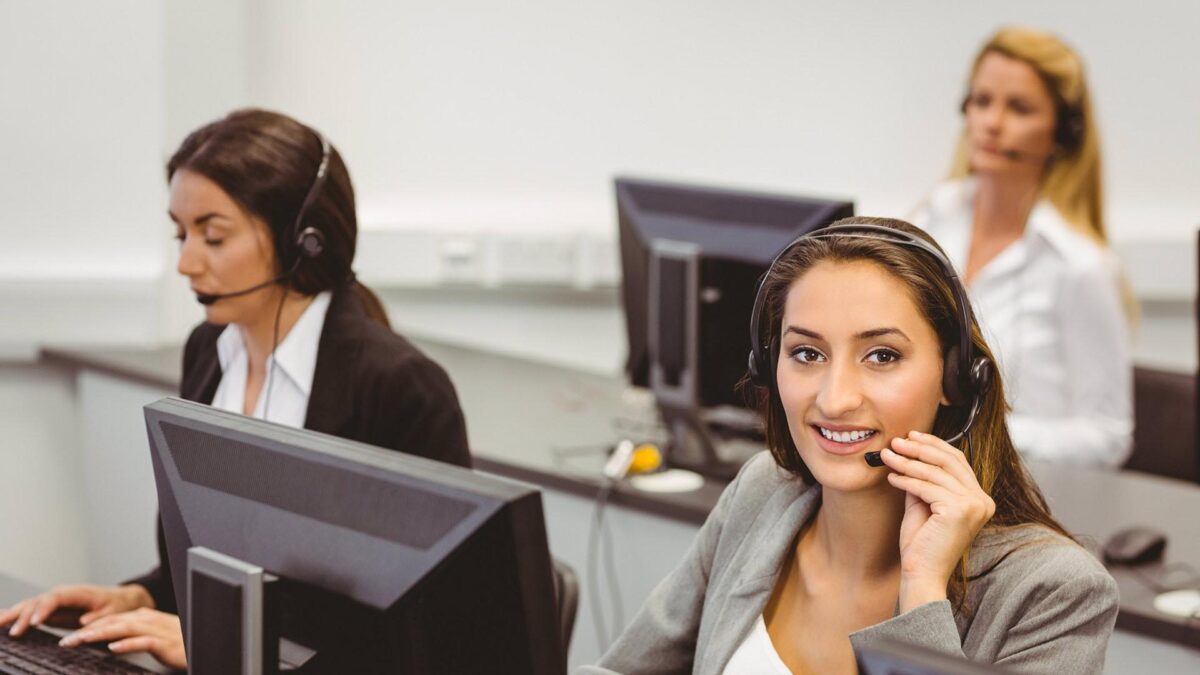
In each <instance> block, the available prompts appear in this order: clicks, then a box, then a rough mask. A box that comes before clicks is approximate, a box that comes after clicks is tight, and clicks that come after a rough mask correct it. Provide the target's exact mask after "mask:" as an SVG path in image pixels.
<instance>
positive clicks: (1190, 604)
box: [1154, 588, 1200, 619]
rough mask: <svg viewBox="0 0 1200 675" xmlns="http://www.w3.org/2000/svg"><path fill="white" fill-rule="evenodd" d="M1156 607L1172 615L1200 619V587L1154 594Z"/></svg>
mask: <svg viewBox="0 0 1200 675" xmlns="http://www.w3.org/2000/svg"><path fill="white" fill-rule="evenodd" d="M1154 609H1157V610H1158V611H1160V612H1162V613H1164V614H1170V615H1172V616H1182V617H1185V618H1189V617H1190V618H1192V619H1200V589H1195V588H1186V589H1183V590H1179V591H1167V592H1166V593H1159V594H1158V595H1156V596H1154Z"/></svg>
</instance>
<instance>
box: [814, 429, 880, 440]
mask: <svg viewBox="0 0 1200 675" xmlns="http://www.w3.org/2000/svg"><path fill="white" fill-rule="evenodd" d="M817 429H820V431H821V435H822V436H824V437H825V438H828V439H829V440H831V441H836V442H838V443H857V442H858V441H861V440H863V439H864V438H869V437H871V436H874V435H875V432H874V431H873V430H869V429H860V430H855V431H830V430H829V429H826V428H825V427H817Z"/></svg>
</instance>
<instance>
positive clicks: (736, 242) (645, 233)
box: [616, 178, 854, 407]
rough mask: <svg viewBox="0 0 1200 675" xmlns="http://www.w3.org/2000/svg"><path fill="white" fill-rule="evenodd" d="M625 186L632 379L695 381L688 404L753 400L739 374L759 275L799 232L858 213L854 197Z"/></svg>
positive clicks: (624, 263) (622, 215)
mask: <svg viewBox="0 0 1200 675" xmlns="http://www.w3.org/2000/svg"><path fill="white" fill-rule="evenodd" d="M616 195H617V217H618V226H619V229H620V232H619V237H620V246H621V274H622V276H621V292H622V298H623V300H624V305H625V327H626V332H627V336H628V340H629V356H628V360H627V361H626V365H625V370H626V373H627V374H628V376H629V381H630V383H631V384H633V385H635V386H640V387H649V388H651V389H656V396H661V393H660V392H662V391H667V390H671V391H679V390H680V388H681V387H686V388H687V390H686V391H683V392H682V393H681V394H679V395H677V397H676V402H677V403H679V404H682V405H696V406H706V407H707V406H722V405H732V406H749V405H750V402H748V401H746V400H745V399H744V397H742V396H741V395H739V393H738V391H737V383H738V382H739V381H740V380H741V379H742V376H743V375H745V373H746V356H747V354H748V353H749V352H750V338H749V335H750V328H749V324H750V311H751V307H752V305H753V304H754V292H755V289H756V287H757V284H758V279H759V277H760V276H762V274H763V272H765V271H766V268H767V266H768V265H769V264H770V262H771V260H773V259H774V257H775V255H776V253H778V252H779V251H780V250H781V249H782V248H783V247H784V246H786V245H787V244H788V243H790V242H791V241H792V240H793V239H795V238H796V237H798V236H800V235H801V234H804V233H806V232H810V231H812V230H815V229H817V228H820V227H824V226H825V225H828V224H829V223H832V222H833V221H835V220H837V219H839V218H844V217H848V216H851V215H854V205H853V203H851V202H848V201H841V200H827V199H815V198H809V197H798V196H783V195H771V194H762V193H754V192H741V191H734V190H727V189H721V188H713V187H700V186H694V185H679V184H671V183H660V182H650V181H643V180H635V179H630V178H617V179H616ZM656 307H657V309H656ZM655 357H657V358H655ZM652 362H657V364H655V363H652ZM655 365H657V367H658V369H659V371H660V374H659V378H660V385H661V386H659V387H655V386H653V385H654V382H653V381H652V380H653V379H654V378H653V377H652V373H653V370H654V368H655ZM689 371H691V372H689ZM684 399H688V400H684Z"/></svg>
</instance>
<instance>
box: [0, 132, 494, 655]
mask: <svg viewBox="0 0 1200 675" xmlns="http://www.w3.org/2000/svg"><path fill="white" fill-rule="evenodd" d="M167 177H168V180H169V184H170V217H171V220H172V221H173V222H174V225H175V231H176V236H177V238H178V239H179V242H180V249H179V264H178V271H179V273H180V274H182V275H184V276H186V277H187V278H188V280H189V282H190V283H191V287H192V290H193V291H194V292H195V293H196V295H197V299H198V300H200V302H202V303H204V304H205V305H206V307H205V313H206V321H205V322H204V323H202V324H201V325H200V326H198V327H197V328H196V329H195V330H194V331H193V332H192V334H191V336H190V337H189V338H188V341H187V346H186V348H185V350H184V359H183V380H182V384H181V387H180V393H181V395H182V396H183V397H184V398H186V399H189V400H193V401H198V402H201V403H211V404H212V405H214V406H216V407H219V408H223V409H225V410H230V411H234V412H238V413H242V414H245V415H252V416H254V417H258V418H262V419H268V420H270V421H273V422H278V423H281V424H287V425H290V426H294V427H304V428H307V429H312V430H315V431H321V432H325V433H329V434H334V435H337V436H341V437H343V438H348V439H351V440H355V441H361V442H365V443H370V444H373V445H377V446H382V447H386V448H392V449H395V450H399V451H402V452H407V453H411V454H415V455H420V456H423V457H428V458H431V459H437V460H441V461H445V462H449V463H451V464H457V465H459V466H470V463H471V459H470V454H469V452H468V449H467V437H466V427H465V424H464V421H463V415H462V411H461V409H460V408H459V404H458V399H457V396H456V394H455V391H454V387H453V385H452V384H451V383H450V380H449V379H448V378H447V376H446V374H445V372H443V370H442V369H441V368H440V367H439V366H438V365H437V364H435V363H434V362H433V361H431V360H430V359H428V358H427V357H425V356H424V355H423V354H421V352H419V351H418V350H417V349H416V348H415V347H414V346H413V345H412V344H410V343H409V342H408V341H407V340H405V339H404V338H403V337H400V336H399V335H397V334H395V333H393V332H392V331H391V329H390V328H389V325H388V321H387V317H386V314H385V313H384V310H383V307H382V304H381V303H380V302H379V300H378V299H377V298H376V297H375V295H374V294H373V293H372V292H371V291H370V290H369V289H368V288H367V287H366V286H364V285H362V284H361V283H359V282H358V281H356V280H355V277H354V274H353V272H352V271H351V263H352V261H353V259H354V251H355V244H356V239H357V220H356V216H355V208H354V191H353V188H352V186H351V183H350V175H349V172H348V171H347V169H346V166H345V164H344V163H343V162H342V159H341V156H340V155H339V154H338V152H337V150H336V149H334V148H333V147H332V146H331V145H330V144H329V143H328V142H327V141H326V140H325V139H324V138H323V137H322V136H320V135H319V134H318V133H316V132H315V131H313V130H312V129H310V128H308V127H306V126H304V125H302V124H300V123H299V122H297V121H295V120H293V119H291V118H289V117H286V116H284V115H280V114H277V113H272V112H267V111H263V110H242V111H237V112H234V113H231V114H230V115H228V116H227V117H225V118H224V119H221V120H218V121H216V122H213V123H211V124H209V125H206V126H204V127H202V128H200V129H198V130H196V131H195V132H193V133H192V134H191V135H189V136H188V137H187V138H186V139H185V140H184V142H183V144H182V145H181V146H180V148H179V149H178V150H177V151H176V152H175V154H174V155H173V156H172V157H171V159H170V161H169V163H168V164H167ZM159 560H160V566H159V567H158V568H157V569H155V570H154V571H152V572H151V573H149V574H147V575H146V576H144V577H141V578H139V579H135V580H133V581H131V582H129V583H127V584H124V585H122V586H117V587H101V586H62V587H58V588H55V589H53V590H51V591H49V592H47V593H45V594H43V595H40V596H38V597H35V598H32V599H29V600H26V601H24V602H21V603H19V604H17V605H15V606H14V607H12V608H11V609H9V610H8V611H6V612H4V613H3V615H0V625H5V624H8V623H12V624H13V626H12V629H11V632H12V633H13V634H20V633H22V632H24V631H25V629H26V628H27V627H28V626H29V625H31V624H37V623H40V622H41V621H43V620H45V619H46V617H48V616H49V615H50V614H51V613H52V612H53V611H54V610H55V609H56V608H58V607H77V608H81V609H83V610H84V612H85V613H84V614H83V615H82V617H81V620H80V621H81V623H82V624H83V627H82V628H80V629H79V630H78V631H76V632H75V633H73V634H71V635H69V636H67V637H66V638H64V640H63V643H64V645H66V646H75V645H79V644H83V643H86V642H98V641H105V642H111V645H110V648H111V649H112V650H113V651H115V652H121V653H125V652H136V651H147V652H150V653H151V654H153V655H154V656H155V657H156V658H157V659H159V660H160V661H162V662H163V663H165V664H167V665H169V666H172V667H176V668H183V667H185V666H186V656H185V653H184V647H183V639H182V633H181V631H180V624H179V618H178V617H177V616H176V615H175V614H173V613H172V612H173V611H174V610H175V607H176V603H175V594H174V591H173V588H172V574H171V569H170V566H169V564H168V560H167V556H166V551H165V549H164V547H163V540H162V536H161V530H160V535H159Z"/></svg>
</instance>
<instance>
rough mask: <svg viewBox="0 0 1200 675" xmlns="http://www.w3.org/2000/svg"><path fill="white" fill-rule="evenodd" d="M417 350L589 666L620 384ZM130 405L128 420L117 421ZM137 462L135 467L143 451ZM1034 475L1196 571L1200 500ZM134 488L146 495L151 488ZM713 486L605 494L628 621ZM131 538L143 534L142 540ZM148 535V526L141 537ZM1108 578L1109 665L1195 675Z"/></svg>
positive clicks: (1109, 528)
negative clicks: (575, 608)
mask: <svg viewBox="0 0 1200 675" xmlns="http://www.w3.org/2000/svg"><path fill="white" fill-rule="evenodd" d="M416 342H417V344H418V346H419V347H420V348H421V349H422V350H424V351H425V352H426V353H427V354H429V355H430V356H431V357H432V358H434V359H436V360H437V361H438V362H439V363H441V364H442V365H443V367H445V369H446V370H447V372H448V373H449V374H450V377H451V379H452V380H453V381H454V384H455V386H456V387H457V389H458V393H459V397H460V400H461V402H462V407H463V410H464V411H465V414H466V418H467V427H468V435H469V438H470V442H471V447H472V452H473V454H474V457H475V465H476V468H478V469H482V470H484V471H488V472H492V473H495V474H499V475H502V476H508V477H511V478H516V479H520V480H525V481H528V482H532V483H535V484H538V485H540V486H542V487H543V488H544V497H543V498H544V502H545V511H546V519H547V532H548V536H549V538H550V544H551V550H552V551H553V553H554V555H555V556H557V557H559V558H561V559H564V560H566V561H567V562H568V563H570V564H571V565H572V566H574V567H575V569H576V571H577V573H579V575H580V580H581V584H580V586H581V598H580V601H581V602H580V608H579V620H578V622H577V625H576V630H575V638H574V640H573V643H572V648H571V664H572V666H575V665H578V664H581V663H585V662H590V661H592V660H594V659H595V658H596V655H597V654H598V653H599V651H600V648H601V647H600V645H599V644H598V640H597V639H596V637H595V634H594V624H593V622H592V617H591V611H590V610H591V605H590V602H591V598H590V597H589V595H588V592H587V577H586V575H587V572H588V570H587V556H586V542H587V535H588V532H589V527H590V520H591V514H592V500H593V499H594V498H595V495H596V493H597V491H598V490H599V488H600V486H601V484H602V483H601V481H600V480H599V479H598V476H599V470H600V466H601V465H602V463H603V447H604V446H606V445H608V444H611V443H613V442H614V441H616V440H617V439H618V438H619V437H620V433H621V431H620V430H619V429H617V428H615V427H614V422H613V421H614V420H615V419H620V418H626V417H637V416H638V415H640V414H642V412H644V411H639V410H636V406H631V405H630V404H628V403H626V402H624V401H623V400H622V392H623V390H624V385H623V382H622V381H621V380H620V379H619V378H617V377H611V376H603V375H596V374H589V373H582V372H579V371H575V370H570V369H566V368H562V367H556V366H551V365H545V364H539V363H533V362H529V361H525V360H521V359H515V358H510V357H504V356H498V355H495V354H490V353H486V352H481V351H478V350H474V349H467V348H461V347H455V346H451V345H445V344H440V343H434V342H424V341H419V340H418V341H416ZM180 354H181V350H180V349H178V348H168V349H159V350H150V351H146V350H138V351H109V350H105V351H94V350H87V351H64V350H55V351H49V352H47V353H46V354H45V358H46V359H47V360H50V361H54V362H56V363H58V364H59V365H67V366H70V367H74V368H76V369H79V370H80V371H81V372H83V373H90V374H91V377H92V379H93V380H94V379H96V378H104V379H115V380H120V381H127V382H130V383H133V384H134V385H136V386H138V387H142V388H143V389H141V390H139V392H140V393H139V394H138V396H141V397H142V398H143V399H147V400H145V401H144V402H148V399H149V398H150V396H151V394H155V395H168V394H170V393H172V392H174V391H175V390H176V388H177V383H178V379H179V363H180ZM96 387H97V385H96V384H95V383H93V384H88V383H87V382H84V383H83V384H81V386H80V390H81V392H83V394H81V395H82V396H86V395H87V391H89V390H95V393H93V394H91V395H90V398H93V399H97V400H98V404H97V405H109V406H120V409H121V412H120V415H122V416H127V417H128V418H129V419H130V420H131V421H130V422H129V424H130V426H131V431H129V432H128V436H127V440H126V441H124V442H125V443H133V442H134V440H132V439H133V437H134V436H135V435H137V436H138V439H137V441H136V442H137V443H138V445H137V447H138V448H144V447H145V431H144V427H143V426H142V422H141V410H140V406H134V405H133V404H131V403H129V402H128V399H122V398H121V397H120V396H119V395H114V392H115V390H114V389H112V388H109V389H104V390H102V391H101V390H98V389H96ZM117 393H118V394H119V392H117ZM130 407H135V408H136V410H132V411H130V410H127V408H130ZM631 408H634V409H631ZM83 409H84V411H83V415H84V416H85V418H89V417H90V419H91V420H92V421H90V422H89V421H87V419H85V422H84V424H85V426H91V427H96V430H95V433H94V434H93V433H88V434H85V437H87V438H92V437H93V436H95V437H96V439H97V440H94V441H93V442H95V443H96V444H97V445H104V446H109V445H113V444H114V443H116V441H115V440H112V439H107V440H106V439H104V438H103V434H104V433H106V430H105V429H104V428H99V427H102V426H103V425H104V424H106V423H107V422H108V421H109V418H110V417H111V415H115V414H117V413H115V412H111V413H110V412H103V413H102V412H92V413H89V412H88V410H89V407H88V405H86V402H85V405H84V406H83ZM103 451H104V448H96V449H95V452H97V453H100V452H103ZM139 452H141V455H139V458H140V459H141V460H142V461H144V459H145V452H144V450H139ZM124 454H129V453H128V452H125V453H124ZM112 461H116V460H115V458H114V457H112V456H111V455H109V456H106V457H105V458H104V459H103V460H102V461H101V460H93V464H94V465H96V466H97V467H101V469H102V468H104V467H107V466H108V465H109V464H110V463H111V462H112ZM147 464H148V462H147ZM1031 468H1032V470H1033V473H1034V475H1035V477H1036V478H1037V480H1038V482H1039V484H1041V486H1042V488H1043V490H1044V492H1045V493H1046V495H1047V498H1048V500H1049V501H1050V503H1051V506H1052V508H1053V509H1054V512H1055V514H1056V515H1057V516H1058V517H1059V518H1060V519H1061V520H1062V522H1063V523H1064V525H1065V526H1066V527H1067V528H1068V529H1070V530H1072V531H1074V532H1077V533H1081V534H1083V535H1088V536H1091V537H1093V538H1095V539H1096V540H1098V541H1103V539H1104V538H1105V537H1107V536H1108V535H1109V534H1111V532H1113V531H1114V530H1116V529H1119V528H1121V527H1124V526H1126V525H1129V524H1135V523H1159V524H1160V527H1161V529H1163V530H1165V531H1167V532H1168V533H1169V534H1170V537H1171V543H1170V544H1169V545H1168V549H1167V560H1168V561H1169V562H1174V561H1187V562H1189V563H1191V564H1192V565H1194V566H1196V567H1197V568H1200V549H1198V547H1200V529H1197V528H1200V524H1198V523H1197V522H1194V520H1190V519H1191V518H1194V517H1195V515H1196V514H1200V488H1198V487H1196V486H1192V485H1189V484H1185V483H1180V482H1175V481H1170V480H1166V479H1159V478H1153V477H1147V476H1141V475H1137V474H1129V473H1111V472H1103V471H1094V470H1086V469H1075V468H1062V467H1054V466H1042V465H1039V466H1034V467H1031ZM146 475H147V476H148V475H149V470H148V468H147V469H146ZM140 480H145V481H149V482H150V483H151V485H152V479H151V478H145V479H140ZM143 487H144V486H143ZM722 488H723V485H722V484H720V483H719V482H716V481H707V482H706V483H705V485H704V487H703V488H702V489H701V490H699V491H697V492H694V493H687V494H680V495H651V494H646V493H641V492H638V491H636V490H633V489H631V488H628V487H623V488H621V489H619V490H617V491H616V492H615V493H614V494H613V496H612V498H611V504H613V508H612V511H611V512H610V514H609V516H608V518H609V519H610V522H611V523H612V529H613V531H614V533H616V540H615V546H616V548H617V550H618V555H617V556H616V558H617V567H618V578H619V580H620V581H619V589H618V591H619V597H620V598H621V600H622V602H623V604H624V608H625V612H624V619H625V620H626V621H627V620H628V619H630V618H631V617H632V614H633V612H634V611H636V609H637V607H638V606H639V605H640V604H641V600H642V599H643V598H645V596H646V594H647V593H648V592H649V591H650V589H652V588H653V586H654V585H655V584H656V583H657V582H658V580H660V579H661V578H662V577H663V576H664V575H665V574H666V573H667V572H669V571H670V570H671V569H672V568H673V567H674V565H675V564H676V563H677V562H678V560H679V559H680V557H681V556H682V554H683V552H684V551H685V550H686V548H687V546H688V545H689V543H690V541H691V539H692V535H693V534H694V533H695V531H696V529H697V528H698V526H699V525H700V524H701V523H702V522H703V521H704V518H705V517H706V516H707V514H708V511H709V510H710V509H711V508H712V506H713V505H714V504H715V503H716V500H717V497H718V496H719V495H720V492H721V490H722ZM122 489H123V490H124V492H129V491H130V490H132V489H133V488H132V487H131V486H130V485H128V484H126V485H125V486H124V487H123V488H122ZM151 491H152V487H151ZM96 501H97V502H101V501H103V500H102V499H100V498H98V499H97V500H96ZM152 503H153V502H151V504H152ZM1169 515H1170V516H1171V517H1170V518H1168V516H1169ZM124 522H125V523H128V522H130V521H129V520H125V521H124ZM133 522H136V520H135V521H133ZM1166 523H1170V525H1169V526H1168V525H1166ZM125 529H126V530H129V529H131V528H128V527H126V528H125ZM138 534H139V536H142V533H140V531H139V532H138ZM151 534H152V532H151V530H150V527H149V525H147V527H146V531H145V533H144V536H145V537H150V535H151ZM100 554H101V553H100V552H97V553H96V554H95V555H100ZM123 569H124V573H125V574H130V573H131V572H130V570H129V569H128V566H126V567H125V568H123ZM137 571H139V570H136V569H135V570H133V572H137ZM114 573H115V572H114ZM1113 575H1114V577H1115V578H1116V580H1117V582H1118V584H1119V586H1120V593H1121V597H1122V604H1121V616H1120V618H1119V620H1118V627H1119V629H1120V630H1119V631H1118V634H1117V635H1116V636H1114V645H1115V647H1114V648H1115V649H1117V653H1114V652H1113V651H1112V650H1111V649H1110V661H1113V662H1118V661H1120V662H1124V663H1134V662H1135V661H1136V660H1137V659H1138V658H1139V657H1140V656H1141V655H1143V654H1144V653H1145V652H1146V650H1150V649H1158V650H1159V652H1160V653H1162V654H1167V653H1168V652H1169V653H1170V654H1172V656H1171V658H1172V659H1174V661H1173V662H1174V663H1181V662H1186V663H1188V664H1189V666H1191V667H1193V668H1194V672H1200V652H1198V651H1192V650H1180V649H1178V648H1175V647H1172V646H1171V645H1166V644H1163V643H1161V642H1157V641H1169V642H1174V643H1176V644H1183V645H1191V646H1193V647H1195V646H1200V626H1196V625H1192V626H1189V625H1188V624H1187V623H1186V622H1185V621H1183V620H1180V619H1173V618H1171V617H1167V616H1164V615H1159V614H1158V613H1157V612H1156V611H1155V610H1154V609H1153V607H1152V606H1151V604H1150V603H1151V602H1152V600H1153V592H1151V591H1149V590H1148V589H1147V587H1146V586H1145V584H1144V583H1142V581H1141V580H1140V579H1139V578H1138V577H1136V576H1134V575H1132V574H1130V573H1128V572H1125V571H1123V570H1119V569H1118V570H1114V571H1113ZM606 597H607V596H606ZM1133 634H1138V635H1145V636H1149V637H1150V638H1152V640H1144V639H1142V638H1140V637H1137V635H1133ZM1172 649H1174V650H1175V651H1172ZM1131 650H1132V651H1131ZM1164 658H1166V657H1165V656H1164Z"/></svg>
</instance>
